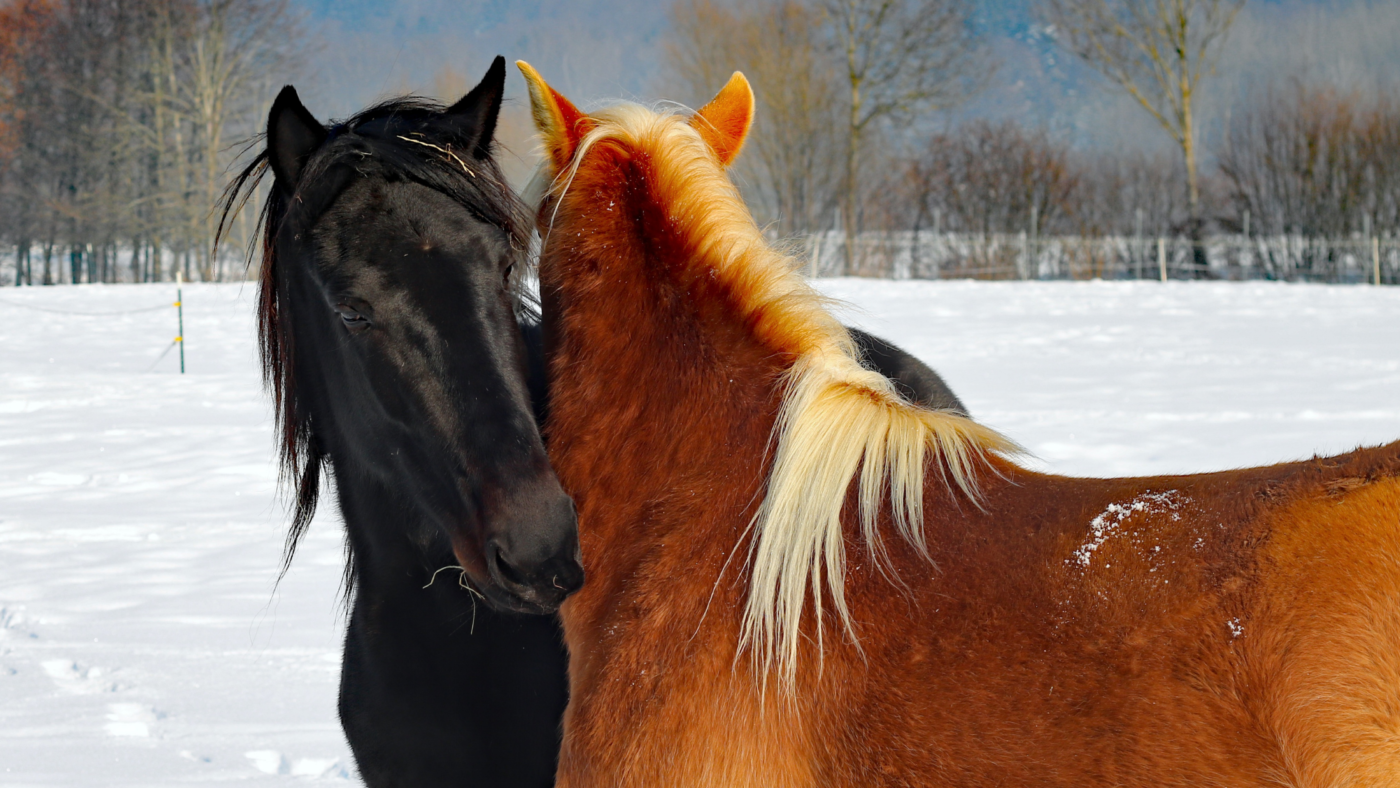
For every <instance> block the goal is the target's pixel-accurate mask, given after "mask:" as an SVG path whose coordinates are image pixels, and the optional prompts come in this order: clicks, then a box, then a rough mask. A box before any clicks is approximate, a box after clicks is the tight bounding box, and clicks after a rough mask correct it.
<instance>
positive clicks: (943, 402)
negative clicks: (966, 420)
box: [848, 328, 968, 416]
mask: <svg viewBox="0 0 1400 788" xmlns="http://www.w3.org/2000/svg"><path fill="white" fill-rule="evenodd" d="M848 330H849V331H850V332H851V339H854V340H855V342H856V347H858V348H859V349H860V353H861V365H862V366H864V367H865V368H866V369H870V370H874V371H875V372H879V373H880V374H882V375H884V376H885V377H887V378H889V379H890V380H892V381H894V387H895V388H896V389H897V390H898V391H899V393H900V394H903V395H904V398H905V399H907V400H909V401H910V402H913V403H914V404H916V405H922V406H924V407H925V408H933V409H934V410H951V411H953V412H954V413H959V414H961V415H963V416H966V415H968V412H967V406H966V405H964V404H963V403H962V400H960V399H958V395H956V394H954V393H953V390H952V389H950V388H948V384H947V383H944V382H943V378H941V377H939V375H938V373H937V372H934V371H933V370H932V369H931V368H930V367H929V366H928V365H927V364H925V363H924V362H922V361H920V360H918V359H917V358H914V357H913V356H911V355H909V354H908V353H906V352H904V350H902V349H901V348H899V347H898V346H896V345H894V344H893V343H890V342H886V341H885V340H883V339H881V338H879V337H877V336H875V335H874V334H867V333H866V332H864V331H861V330H860V329H859V328H850V329H848Z"/></svg>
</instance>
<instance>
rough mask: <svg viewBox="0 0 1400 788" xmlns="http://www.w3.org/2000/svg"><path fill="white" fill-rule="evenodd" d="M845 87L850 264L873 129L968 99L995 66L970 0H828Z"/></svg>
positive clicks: (844, 207) (829, 22) (846, 222)
mask: <svg viewBox="0 0 1400 788" xmlns="http://www.w3.org/2000/svg"><path fill="white" fill-rule="evenodd" d="M822 6H823V8H824V9H825V11H826V14H827V25H828V26H829V29H830V34H831V38H832V42H833V44H834V46H835V47H836V49H837V51H838V53H839V57H840V62H841V63H842V74H843V83H844V86H845V90H846V122H845V126H846V129H845V131H846V133H845V138H846V139H845V142H846V151H845V173H844V174H845V178H844V189H843V192H844V195H843V200H842V224H843V227H844V229H845V231H846V232H845V234H846V267H847V269H848V270H849V269H851V268H852V267H854V265H855V260H854V258H855V238H856V234H857V233H858V232H859V231H860V226H861V221H860V193H861V190H860V176H861V160H860V157H861V152H862V145H863V143H864V141H865V139H866V137H867V136H868V133H869V131H870V130H871V127H872V126H874V125H875V124H880V123H887V124H890V125H894V126H899V125H902V124H906V123H908V122H910V121H912V120H914V119H916V118H917V117H919V116H920V115H922V114H924V113H927V112H929V111H931V110H938V109H946V108H949V107H951V106H953V105H955V104H957V103H958V102H960V101H962V100H964V99H965V98H967V96H968V95H970V93H971V92H972V91H973V90H974V89H975V88H976V87H977V86H978V85H979V84H980V81H981V78H983V77H985V76H986V74H987V71H988V69H989V64H988V63H987V61H986V59H985V58H983V57H982V56H981V52H982V49H981V45H980V41H979V39H978V38H977V36H976V35H974V32H973V30H972V28H971V27H970V26H969V24H968V22H969V17H970V7H969V6H968V5H967V4H965V3H964V2H963V0H822Z"/></svg>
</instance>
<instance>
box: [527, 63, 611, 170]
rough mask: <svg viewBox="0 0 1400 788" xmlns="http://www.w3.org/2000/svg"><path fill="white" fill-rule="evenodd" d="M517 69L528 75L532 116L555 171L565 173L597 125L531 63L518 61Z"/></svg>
mask: <svg viewBox="0 0 1400 788" xmlns="http://www.w3.org/2000/svg"><path fill="white" fill-rule="evenodd" d="M515 65H516V66H517V67H518V68H519V69H520V73H521V74H524V75H525V84H526V85H527V86H529V88H530V115H531V116H532V117H534V119H535V128H537V129H539V132H540V136H541V137H542V138H543V139H544V147H545V150H546V151H548V153H549V158H550V161H551V162H552V163H553V164H554V168H555V169H556V170H562V169H564V168H565V167H566V166H568V164H569V161H570V160H571V159H573V157H574V151H576V150H578V143H579V141H580V140H582V139H583V136H584V135H585V134H587V133H588V132H589V131H590V130H592V128H593V121H592V119H590V118H589V117H588V116H587V115H585V114H583V112H582V111H581V110H579V108H578V107H575V106H574V105H573V104H571V103H569V100H568V99H566V98H564V97H563V96H561V95H560V94H559V92H558V91H556V90H555V89H554V88H552V87H550V86H549V85H548V84H546V83H545V81H544V78H543V77H541V76H540V73H539V72H538V71H536V70H535V69H534V68H533V67H531V66H530V64H529V63H526V62H525V61H523V60H517V61H515Z"/></svg>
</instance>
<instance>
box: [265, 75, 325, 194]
mask: <svg viewBox="0 0 1400 788" xmlns="http://www.w3.org/2000/svg"><path fill="white" fill-rule="evenodd" d="M325 141H326V127H325V126H322V125H321V122H320V121H318V120H316V118H315V117H313V116H312V115H311V113H310V112H308V111H307V110H306V107H304V106H302V104H301V99H300V98H299V97H298V96H297V91H296V88H294V87H292V86H291V85H288V86H286V87H284V88H282V92H281V93H278V94H277V100H276V101H274V102H272V110H271V111H270V112H268V113H267V158H268V161H269V162H270V163H271V164H272V174H273V175H276V176H277V182H278V183H280V184H281V185H282V187H283V188H284V189H286V190H287V191H292V190H293V189H295V188H296V185H297V180H298V179H300V178H301V171H302V168H303V167H305V166H306V162H307V160H308V159H310V158H311V154H312V153H314V152H315V151H316V149H317V148H319V147H321V143H323V142H325Z"/></svg>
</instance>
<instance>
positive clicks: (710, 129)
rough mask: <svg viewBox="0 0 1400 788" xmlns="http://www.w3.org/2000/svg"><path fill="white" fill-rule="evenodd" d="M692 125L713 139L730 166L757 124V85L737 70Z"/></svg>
mask: <svg viewBox="0 0 1400 788" xmlns="http://www.w3.org/2000/svg"><path fill="white" fill-rule="evenodd" d="M690 125H692V126H694V127H695V130H696V131H698V132H700V136H701V137H703V138H704V139H705V142H707V143H709V145H710V148H712V149H713V150H714V152H715V155H716V156H718V157H719V163H720V164H723V165H724V166H726V167H728V166H729V165H730V164H731V163H732V162H733V161H734V159H736V158H737V157H738V156H739V150H740V149H741V148H743V147H744V139H745V138H746V137H748V136H749V127H750V126H752V125H753V88H751V87H749V81H748V80H747V79H745V78H744V75H743V74H742V73H740V72H738V71H735V72H734V76H732V77H730V78H729V82H727V83H725V85H724V87H722V88H720V91H719V93H718V94H716V95H715V97H714V98H712V99H710V103H709V104H706V105H705V106H703V107H701V108H700V111H699V112H696V113H695V116H694V117H692V118H691V119H690Z"/></svg>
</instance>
